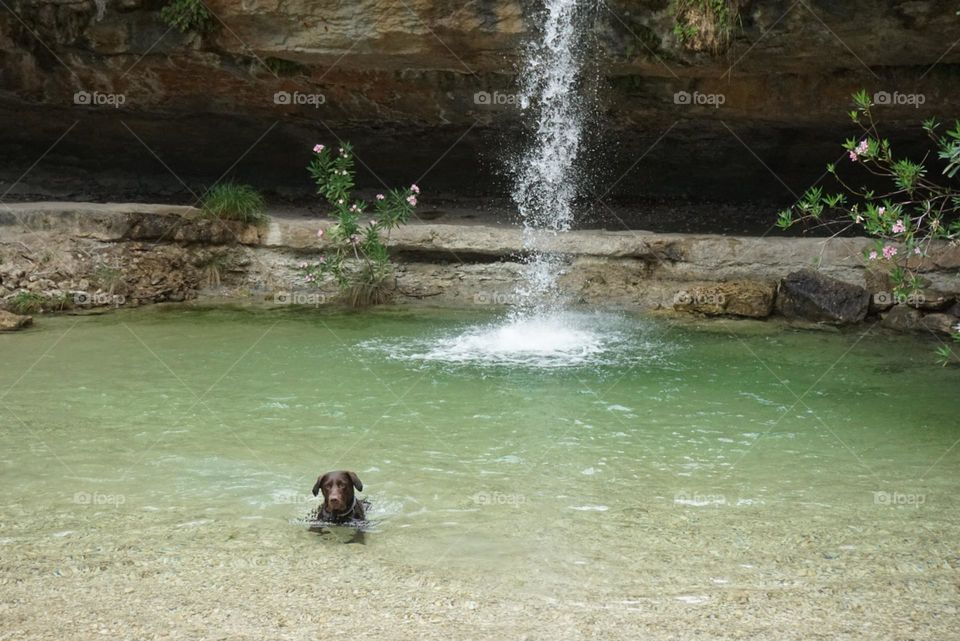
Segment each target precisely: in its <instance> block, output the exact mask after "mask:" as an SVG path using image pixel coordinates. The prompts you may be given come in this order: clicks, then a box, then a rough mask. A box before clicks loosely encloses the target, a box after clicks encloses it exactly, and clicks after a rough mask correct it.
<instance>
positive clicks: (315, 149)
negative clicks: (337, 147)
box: [313, 145, 324, 154]
mask: <svg viewBox="0 0 960 641" xmlns="http://www.w3.org/2000/svg"><path fill="white" fill-rule="evenodd" d="M323 149H324V147H323V145H314V146H313V153H315V154H319V153H320V152H321V151H323Z"/></svg>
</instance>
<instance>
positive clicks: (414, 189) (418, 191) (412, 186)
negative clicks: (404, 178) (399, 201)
mask: <svg viewBox="0 0 960 641" xmlns="http://www.w3.org/2000/svg"><path fill="white" fill-rule="evenodd" d="M410 191H412V192H413V193H415V194H419V193H420V188H419V187H417V186H416V185H410Z"/></svg>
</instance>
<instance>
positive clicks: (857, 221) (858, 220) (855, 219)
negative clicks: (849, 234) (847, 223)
mask: <svg viewBox="0 0 960 641" xmlns="http://www.w3.org/2000/svg"><path fill="white" fill-rule="evenodd" d="M853 222H855V223H862V222H863V216H862V215H860V214H857V217H856V218H854V219H853Z"/></svg>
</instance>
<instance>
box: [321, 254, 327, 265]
mask: <svg viewBox="0 0 960 641" xmlns="http://www.w3.org/2000/svg"><path fill="white" fill-rule="evenodd" d="M325 262H327V257H326V256H321V257H320V264H321V265H322V264H324V263H325Z"/></svg>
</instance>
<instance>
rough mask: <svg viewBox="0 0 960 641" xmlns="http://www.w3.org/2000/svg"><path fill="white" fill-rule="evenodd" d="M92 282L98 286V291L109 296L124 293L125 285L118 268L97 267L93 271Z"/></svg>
mask: <svg viewBox="0 0 960 641" xmlns="http://www.w3.org/2000/svg"><path fill="white" fill-rule="evenodd" d="M93 280H94V281H95V282H96V283H97V285H99V286H100V289H102V290H104V291H106V292H108V293H110V294H123V293H125V290H126V283H125V282H124V280H123V271H122V270H121V269H120V268H118V267H113V266H111V265H102V264H101V265H97V267H96V268H95V269H94V270H93Z"/></svg>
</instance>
